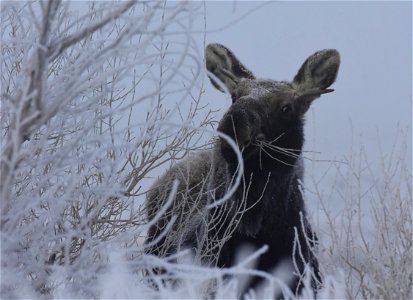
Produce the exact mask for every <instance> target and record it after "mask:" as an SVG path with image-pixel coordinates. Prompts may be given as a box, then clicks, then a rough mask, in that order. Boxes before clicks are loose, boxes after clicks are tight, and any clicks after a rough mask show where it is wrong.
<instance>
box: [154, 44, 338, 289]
mask: <svg viewBox="0 0 413 300" xmlns="http://www.w3.org/2000/svg"><path fill="white" fill-rule="evenodd" d="M339 63H340V57H339V54H338V52H337V51H336V50H333V49H328V50H322V51H319V52H317V53H315V54H313V55H312V56H310V57H309V58H308V59H307V60H306V61H305V62H304V64H303V65H302V67H301V68H300V69H299V71H298V73H297V75H296V76H295V77H294V79H293V81H292V82H286V81H274V80H266V79H256V78H255V76H254V75H253V74H252V72H250V71H249V70H248V69H246V68H245V67H244V66H243V65H242V64H241V63H240V62H239V60H238V59H237V58H236V57H235V55H234V54H233V53H232V52H231V51H230V50H228V49H227V48H226V47H224V46H222V45H219V44H211V45H208V47H207V48H206V65H207V68H208V70H209V71H210V72H211V73H212V74H211V81H212V82H213V84H214V86H216V87H217V88H218V89H220V90H224V89H226V90H227V91H228V92H229V93H230V94H231V96H232V99H233V104H232V106H231V107H230V108H229V110H228V111H227V112H226V114H225V115H224V117H223V118H222V120H221V121H220V123H219V127H218V131H220V132H222V133H224V134H226V135H228V136H229V137H231V138H233V139H234V140H235V141H236V143H237V145H238V147H239V149H240V150H241V152H242V157H243V164H244V173H243V174H242V175H243V177H242V178H243V180H242V182H241V184H240V185H239V186H238V188H237V190H236V192H235V193H234V194H233V195H232V196H231V198H230V199H228V201H226V202H225V203H224V204H222V205H220V206H218V207H214V208H210V209H209V208H208V205H210V204H213V203H214V202H215V201H216V200H218V199H220V198H222V197H223V196H224V195H225V193H226V192H227V191H228V189H229V188H230V187H231V186H232V185H233V183H234V178H235V176H236V175H237V171H238V161H237V158H236V155H235V152H234V150H233V149H232V148H231V147H230V146H229V144H228V143H227V142H226V141H225V140H224V139H217V141H216V143H215V146H214V148H213V149H211V150H206V151H203V152H199V153H196V154H193V155H191V156H189V157H188V158H186V159H184V160H183V161H182V162H180V163H178V164H177V165H175V166H173V167H172V168H171V169H170V170H168V171H167V172H166V174H165V175H163V176H162V177H161V178H159V180H158V181H157V182H156V183H155V184H154V185H153V187H152V189H151V191H150V192H149V193H148V197H147V209H148V218H149V220H153V219H154V218H155V215H156V214H157V213H158V212H159V210H160V208H161V207H162V206H163V205H164V204H165V203H166V199H168V196H169V194H170V191H171V186H172V182H173V181H174V180H175V179H177V180H178V181H179V184H178V189H177V194H176V197H175V199H174V200H173V201H172V204H171V206H170V207H169V208H168V209H167V211H166V213H165V214H163V215H162V216H158V219H157V221H156V222H155V224H154V225H153V226H151V228H150V229H149V234H148V239H147V245H148V252H149V253H152V254H156V255H160V256H167V255H169V254H172V253H175V252H176V251H179V249H182V248H191V249H193V250H194V254H195V256H196V257H197V258H199V260H200V261H202V262H203V263H205V264H207V265H213V266H219V267H230V266H231V265H233V264H234V257H235V256H236V254H237V251H238V249H240V247H242V245H244V244H249V245H253V246H254V247H256V248H259V247H262V246H263V245H267V246H268V251H267V252H266V253H265V254H263V255H262V256H261V257H260V258H259V261H258V263H257V268H258V269H260V270H263V271H267V272H271V271H273V270H274V268H275V267H276V266H277V265H278V264H279V263H281V262H282V261H287V262H288V261H290V262H292V261H293V260H295V262H296V266H297V267H298V270H296V271H297V272H299V273H300V274H304V269H305V265H309V266H310V267H311V269H312V272H313V275H314V276H313V286H314V288H316V286H317V284H318V283H319V282H320V275H319V270H318V262H317V259H316V257H315V255H314V252H313V249H312V246H313V244H314V242H315V235H314V234H313V232H312V230H311V226H310V224H309V222H308V221H307V219H306V213H305V207H304V202H303V197H302V194H301V192H300V180H301V179H302V174H303V169H302V161H301V157H300V155H301V149H302V146H303V143H304V135H303V117H304V114H305V112H306V111H307V110H308V108H309V106H310V104H311V103H312V101H313V100H314V99H316V98H318V97H319V96H320V95H321V94H324V93H328V92H331V91H333V90H331V89H328V87H329V86H330V85H331V84H332V83H333V82H334V81H335V78H336V75H337V72H338V67H339ZM173 216H174V218H176V219H175V222H174V223H173V224H172V228H171V230H170V231H169V232H167V233H166V234H165V235H164V236H163V237H162V238H160V237H161V236H162V232H163V231H164V230H165V228H166V226H167V224H169V223H170V221H171V218H172V217H173ZM157 238H158V239H159V240H158V241H157V242H156V243H154V240H155V239H157ZM295 240H296V241H298V245H297V244H296V247H297V246H299V248H300V250H301V255H299V254H298V253H297V251H296V252H295V253H293V252H294V251H293V250H294V241H295ZM296 249H298V248H296ZM301 257H303V258H304V261H303V259H301ZM260 282H261V279H260V278H252V279H251V281H250V283H249V285H248V287H247V288H246V289H245V291H247V289H248V288H254V287H256V286H257V284H259V283H260ZM289 286H290V288H291V289H292V291H293V292H294V293H298V292H299V290H300V289H301V287H302V282H301V281H300V278H299V276H293V280H292V281H290V282H289ZM278 296H279V295H278ZM278 296H277V297H278Z"/></svg>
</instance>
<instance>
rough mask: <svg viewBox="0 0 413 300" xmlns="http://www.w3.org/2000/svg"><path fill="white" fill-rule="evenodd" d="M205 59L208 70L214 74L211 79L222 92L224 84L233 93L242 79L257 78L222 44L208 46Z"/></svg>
mask: <svg viewBox="0 0 413 300" xmlns="http://www.w3.org/2000/svg"><path fill="white" fill-rule="evenodd" d="M205 61H206V68H207V70H208V71H209V72H211V74H212V75H213V76H210V75H209V79H210V80H211V82H212V84H213V85H214V86H215V87H216V88H217V89H218V90H220V91H221V92H224V89H223V88H222V85H224V86H225V87H226V88H227V89H228V91H229V92H230V93H231V95H233V94H234V92H235V89H236V87H237V85H238V83H239V81H240V79H242V78H248V79H255V77H254V75H253V74H252V72H251V71H249V70H248V69H247V68H245V67H244V65H243V64H241V62H240V61H239V60H238V59H237V58H236V57H235V55H234V54H233V53H232V52H231V51H230V50H229V49H228V48H226V47H224V46H222V45H220V44H209V45H208V46H207V47H206V49H205ZM217 79H218V80H219V81H220V82H221V84H220V83H218V81H217Z"/></svg>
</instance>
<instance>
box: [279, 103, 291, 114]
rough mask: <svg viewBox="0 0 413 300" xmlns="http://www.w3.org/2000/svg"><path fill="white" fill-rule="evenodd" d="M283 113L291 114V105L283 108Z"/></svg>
mask: <svg viewBox="0 0 413 300" xmlns="http://www.w3.org/2000/svg"><path fill="white" fill-rule="evenodd" d="M281 111H282V112H283V113H289V112H290V111H291V105H290V104H286V105H284V106H283V107H281Z"/></svg>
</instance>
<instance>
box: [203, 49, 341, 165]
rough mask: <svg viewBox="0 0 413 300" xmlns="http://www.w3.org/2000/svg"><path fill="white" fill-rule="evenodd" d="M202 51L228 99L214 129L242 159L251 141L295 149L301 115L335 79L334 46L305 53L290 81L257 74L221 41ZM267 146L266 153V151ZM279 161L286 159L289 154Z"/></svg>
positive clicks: (230, 156) (298, 142) (228, 153)
mask: <svg viewBox="0 0 413 300" xmlns="http://www.w3.org/2000/svg"><path fill="white" fill-rule="evenodd" d="M205 55H206V67H207V69H208V71H209V72H210V79H211V82H212V84H213V85H214V86H215V87H216V88H217V89H219V90H220V91H225V90H227V91H228V92H229V93H230V94H231V97H232V101H233V104H232V106H231V107H230V109H229V110H228V112H227V113H226V114H225V115H224V117H223V119H222V120H221V122H220V124H219V127H218V131H220V132H223V133H225V134H227V135H229V136H230V137H232V138H233V139H234V140H235V141H236V142H237V144H238V146H239V147H240V149H241V150H244V154H245V155H244V158H248V157H251V155H252V153H254V151H252V150H254V147H253V146H254V145H258V144H260V143H261V145H263V143H264V144H266V145H272V146H275V147H277V145H278V146H280V147H284V148H288V149H296V151H297V153H296V154H299V153H298V152H299V150H300V149H301V147H302V143H303V137H302V127H303V125H302V120H303V116H304V114H305V113H306V112H307V110H308V108H309V107H310V105H311V103H312V102H313V101H314V100H315V99H316V98H318V97H320V96H321V95H322V94H325V93H330V92H332V91H334V90H333V89H329V88H328V87H329V86H330V85H331V84H333V82H334V81H335V79H336V76H337V72H338V68H339V64H340V55H339V53H338V52H337V50H335V49H325V50H321V51H318V52H316V53H314V54H313V55H311V56H310V57H308V58H307V60H306V61H305V62H304V63H303V65H302V66H301V68H300V69H299V70H298V73H297V74H296V75H295V77H294V79H293V80H292V81H290V82H289V81H276V80H270V79H257V78H256V77H255V76H254V75H253V73H252V72H251V71H249V70H248V69H247V68H246V67H245V66H244V65H243V64H242V63H241V62H240V61H239V60H238V59H237V58H236V57H235V55H234V54H233V53H232V52H231V51H230V50H229V49H228V48H226V47H224V46H222V45H220V44H210V45H208V47H207V48H206V54H205ZM211 74H212V75H211ZM221 144H222V145H221V147H222V153H223V155H224V157H225V158H226V159H227V160H231V159H234V155H233V151H232V150H231V149H230V147H229V146H228V144H227V143H226V142H225V141H224V140H222V141H221ZM270 148H271V147H270ZM257 149H258V148H257V147H255V150H257ZM271 151H272V150H271V149H267V151H265V152H266V154H267V155H270V156H271ZM293 151H294V150H293ZM255 152H256V151H255ZM278 152H279V151H278ZM274 155H276V154H274ZM284 156H285V155H284ZM273 158H275V159H277V158H276V157H275V156H274V157H273ZM273 160H274V159H273ZM282 160H283V161H287V162H288V161H289V158H288V157H283V158H282Z"/></svg>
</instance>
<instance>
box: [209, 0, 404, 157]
mask: <svg viewBox="0 0 413 300" xmlns="http://www.w3.org/2000/svg"><path fill="white" fill-rule="evenodd" d="M259 4H260V2H238V3H234V2H232V1H228V2H223V1H209V2H207V3H206V18H207V29H208V30H212V31H211V32H208V33H207V35H206V40H207V43H209V42H218V43H222V44H224V45H226V46H227V47H229V48H230V49H232V50H233V52H234V53H235V54H236V55H237V57H238V58H239V59H240V60H241V61H242V62H243V63H244V64H245V65H246V66H247V67H248V68H250V69H251V70H252V71H253V72H254V74H255V75H256V76H257V77H266V78H271V79H276V80H284V79H286V80H291V79H292V78H293V76H294V75H295V72H297V70H298V68H299V67H300V66H301V64H302V63H303V62H304V60H305V59H306V58H307V57H308V56H309V55H310V54H312V53H313V52H315V51H317V50H319V49H323V48H336V49H337V50H339V52H340V54H341V67H340V71H339V74H338V78H337V81H336V83H335V84H334V85H333V86H332V87H333V88H334V89H335V90H336V91H335V92H334V93H331V94H328V95H324V96H322V97H321V98H320V99H318V100H317V101H316V102H315V103H314V104H313V106H312V108H311V110H310V111H309V112H308V113H307V126H306V133H307V134H306V136H307V143H306V148H307V149H309V150H314V151H320V152H321V154H320V157H319V158H321V159H333V158H336V159H339V158H341V157H343V155H347V154H349V151H350V147H351V146H353V147H354V146H358V145H360V142H361V141H362V143H363V144H364V145H365V147H366V148H367V150H368V151H369V153H371V155H372V160H374V161H377V160H378V157H379V153H378V140H380V141H381V143H382V144H383V148H384V151H388V150H389V149H391V146H392V145H393V141H394V139H395V136H396V134H397V131H398V127H401V128H408V135H407V136H408V138H409V140H408V143H409V145H410V149H411V123H412V87H411V84H412V18H411V13H412V3H411V2H395V1H388V2H350V1H344V2H334V1H329V2H312V1H311V2H270V3H267V4H266V5H264V6H263V7H261V8H260V9H258V10H256V11H254V12H253V13H251V14H250V15H248V16H246V17H245V18H243V19H242V20H240V21H239V22H237V23H235V24H233V25H231V26H229V27H226V28H225V29H223V30H220V31H213V30H214V29H216V28H221V27H222V26H225V25H226V24H228V22H230V21H231V20H234V19H236V18H238V17H239V16H241V15H242V14H244V13H245V12H247V11H249V10H251V9H252V8H253V7H257V6H259ZM261 4H262V3H261ZM206 87H207V93H206V95H205V97H204V98H203V99H204V100H205V101H210V103H211V106H212V107H213V108H219V109H222V112H224V111H225V110H226V109H227V108H228V107H229V105H230V100H229V99H228V98H227V99H225V96H223V95H222V94H221V93H219V92H217V91H215V90H214V88H213V87H211V85H209V84H206ZM410 152H411V151H410ZM410 157H411V153H410ZM410 160H411V158H410Z"/></svg>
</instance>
